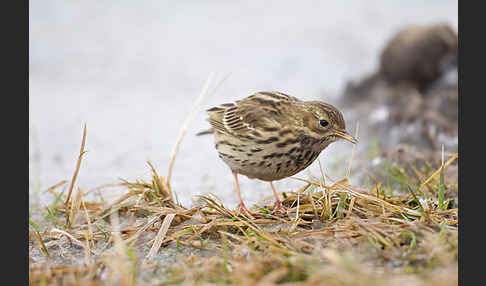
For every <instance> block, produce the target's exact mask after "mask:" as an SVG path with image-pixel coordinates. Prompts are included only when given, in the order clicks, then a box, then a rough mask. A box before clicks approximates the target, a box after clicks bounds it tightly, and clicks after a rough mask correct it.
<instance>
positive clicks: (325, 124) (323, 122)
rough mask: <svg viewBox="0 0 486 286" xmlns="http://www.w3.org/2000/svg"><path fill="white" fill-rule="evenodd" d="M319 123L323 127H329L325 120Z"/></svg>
mask: <svg viewBox="0 0 486 286" xmlns="http://www.w3.org/2000/svg"><path fill="white" fill-rule="evenodd" d="M319 123H320V124H321V126H322V127H326V126H327V125H329V122H327V120H324V119H322V120H321V121H319Z"/></svg>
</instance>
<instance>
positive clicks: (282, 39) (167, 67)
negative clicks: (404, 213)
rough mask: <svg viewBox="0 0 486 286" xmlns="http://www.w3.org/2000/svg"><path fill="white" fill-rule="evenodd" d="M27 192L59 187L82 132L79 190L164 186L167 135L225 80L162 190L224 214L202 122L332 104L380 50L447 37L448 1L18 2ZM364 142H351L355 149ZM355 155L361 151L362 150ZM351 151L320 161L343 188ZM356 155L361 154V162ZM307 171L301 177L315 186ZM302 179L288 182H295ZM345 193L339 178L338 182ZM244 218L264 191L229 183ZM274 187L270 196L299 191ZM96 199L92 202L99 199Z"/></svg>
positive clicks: (453, 15) (223, 171) (222, 178)
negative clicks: (253, 103) (230, 107)
mask: <svg viewBox="0 0 486 286" xmlns="http://www.w3.org/2000/svg"><path fill="white" fill-rule="evenodd" d="M29 4H30V11H29V14H30V27H29V33H30V34H29V37H30V46H29V53H30V55H29V61H30V66H29V67H30V73H29V82H30V83H29V85H30V91H29V93H30V99H29V178H30V180H29V193H30V197H31V203H32V202H34V201H36V202H37V201H38V200H39V199H40V202H41V203H42V202H43V201H46V200H48V199H49V200H50V199H51V197H48V195H49V194H48V193H45V190H46V189H47V188H48V187H50V186H52V185H54V184H56V183H58V182H59V181H61V180H64V179H66V180H70V179H71V177H72V174H73V171H74V168H75V164H76V159H77V156H78V153H79V148H80V144H81V138H82V130H83V124H84V123H86V124H87V130H88V133H87V141H86V149H87V150H88V153H86V154H85V156H84V157H83V162H82V165H81V169H80V172H79V176H78V179H77V182H78V185H79V187H80V188H82V189H84V190H89V189H92V188H95V187H97V186H99V185H102V184H110V183H117V182H119V179H128V180H135V179H145V180H148V179H149V178H150V169H149V168H148V165H147V163H146V161H147V160H150V161H152V162H153V163H154V165H155V167H156V168H157V170H158V172H159V174H160V175H164V176H165V174H166V173H167V167H168V162H169V156H170V153H171V150H172V148H173V146H174V144H175V142H176V139H177V136H178V133H179V131H180V129H181V127H182V124H183V122H184V120H185V119H186V118H187V116H188V114H189V112H190V111H191V107H192V105H193V103H194V101H195V99H196V97H197V96H198V94H199V93H200V91H201V89H202V87H203V84H204V82H205V80H206V79H207V77H208V76H209V74H210V72H211V71H216V72H219V74H218V75H219V78H222V75H224V74H225V73H228V72H231V75H230V77H229V78H228V79H227V80H226V81H225V82H224V84H223V85H222V86H221V87H220V88H219V89H218V91H217V92H216V93H215V94H214V95H212V96H211V97H207V98H206V100H205V101H204V102H203V106H202V109H201V110H200V111H199V113H198V116H197V118H196V120H195V121H194V122H193V124H192V125H191V127H190V129H189V130H188V133H187V134H186V137H185V138H184V141H183V142H182V144H181V146H180V151H179V153H178V155H177V159H176V162H175V166H174V171H173V177H172V187H173V189H174V190H175V192H176V193H177V195H178V198H179V200H180V201H181V203H182V204H183V205H184V206H189V205H191V204H192V202H191V200H192V198H193V196H194V195H196V194H202V193H209V192H211V193H214V194H216V195H218V196H219V197H220V198H221V199H222V201H223V202H224V203H225V205H228V206H230V207H233V206H235V205H236V203H237V199H236V196H235V195H234V190H233V178H232V175H231V172H230V170H229V169H228V167H227V166H226V165H225V164H224V163H223V161H221V160H220V159H219V158H218V156H217V153H216V150H215V149H214V143H213V138H212V137H211V136H203V137H196V136H195V133H197V132H199V131H201V130H204V129H207V128H208V126H209V125H208V123H207V122H206V120H205V119H206V114H205V112H204V109H207V108H210V107H212V106H214V105H217V104H220V103H225V102H231V101H234V100H237V99H241V98H243V97H246V96H248V95H251V94H252V93H254V92H257V91H272V90H277V91H281V92H285V93H288V94H290V95H293V96H296V97H298V98H300V99H303V100H315V99H320V100H324V101H327V102H329V103H331V104H334V105H337V106H338V107H340V108H341V109H342V111H343V114H344V117H345V119H346V118H350V120H347V125H348V128H349V129H350V131H351V132H352V133H354V130H355V126H356V118H354V117H353V115H352V114H350V113H347V111H348V112H352V111H351V110H346V108H343V107H342V106H339V105H338V104H336V103H337V102H338V100H339V98H338V97H339V96H340V94H341V92H342V90H343V89H344V88H345V86H346V83H347V82H348V81H350V80H353V79H357V78H362V77H365V76H366V75H368V74H371V73H372V72H373V71H375V70H376V69H377V67H378V65H379V55H380V53H381V51H382V49H383V47H384V45H385V43H386V42H387V41H388V40H389V39H390V37H392V35H394V34H395V33H396V32H397V31H398V30H399V29H401V28H402V27H404V26H406V25H410V24H429V23H435V22H443V23H447V24H449V25H450V26H451V27H453V28H454V29H455V30H457V25H458V16H457V14H458V8H457V1H444V0H430V1H388V0H383V1H318V0H315V1H300V2H296V1H281V0H280V1H264V2H263V1H231V2H230V1H222V0H221V1H160V0H157V1H99V0H98V1H94V0H85V1H64V0H43V1H30V2H29ZM366 134H367V132H366V129H363V128H360V130H359V137H360V139H361V140H363V141H364V142H366V140H367V138H366ZM362 146H363V147H361V146H358V151H360V148H364V146H365V144H363V145H362ZM351 151H352V146H351V144H348V143H346V142H338V143H334V144H333V145H331V146H330V147H329V148H327V149H326V150H325V151H324V152H322V153H321V155H320V157H319V158H320V160H321V162H322V163H323V167H324V170H325V172H326V173H328V174H329V175H330V176H331V177H334V178H342V177H344V174H345V172H346V167H347V165H348V160H349V157H350V156H351ZM361 151H365V150H361ZM318 170H319V167H318V163H317V162H315V163H314V164H313V165H312V166H311V168H310V169H309V171H310V172H311V173H314V174H316V175H317V174H318V172H319V171H318ZM307 175H308V171H303V172H302V173H300V174H298V175H296V177H301V178H305V177H307ZM351 181H352V177H351ZM240 184H241V189H242V195H243V198H244V199H245V202H247V203H248V205H251V204H252V203H255V202H257V201H259V200H261V199H262V198H264V197H266V196H271V195H272V192H271V189H270V187H269V186H268V184H267V183H265V182H261V181H257V180H249V179H247V178H246V177H242V178H241V181H240ZM301 185H302V183H301V182H297V181H294V180H292V179H284V180H281V181H278V182H276V187H277V189H278V190H279V191H282V190H287V189H290V188H294V187H298V186H301ZM106 193H109V190H108V191H105V192H104V194H106Z"/></svg>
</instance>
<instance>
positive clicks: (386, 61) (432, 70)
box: [379, 24, 458, 89]
mask: <svg viewBox="0 0 486 286" xmlns="http://www.w3.org/2000/svg"><path fill="white" fill-rule="evenodd" d="M457 54H458V38H457V34H456V32H455V31H454V30H453V29H452V28H451V27H450V26H449V25H447V24H432V25H424V26H408V27H406V28H404V29H402V30H401V31H399V32H398V33H397V34H396V35H395V36H393V37H392V39H391V40H390V41H389V42H388V44H387V45H386V46H385V48H384V50H383V52H382V54H381V57H380V71H379V73H380V74H381V75H382V76H383V78H384V79H385V80H386V81H387V82H389V83H391V84H397V83H403V82H406V83H410V84H412V85H416V86H417V87H418V88H420V89H423V88H425V87H427V86H429V85H430V84H431V83H432V82H433V81H435V80H437V79H439V78H440V77H441V76H442V75H443V74H444V73H445V72H446V71H447V70H448V69H450V68H451V67H452V66H454V65H457Z"/></svg>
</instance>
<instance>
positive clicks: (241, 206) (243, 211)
mask: <svg viewBox="0 0 486 286" xmlns="http://www.w3.org/2000/svg"><path fill="white" fill-rule="evenodd" d="M240 214H242V215H244V216H246V217H248V218H251V219H255V217H254V216H253V215H252V214H255V213H254V212H252V211H250V210H249V209H247V208H246V206H245V205H244V204H239V205H238V207H237V208H236V215H240Z"/></svg>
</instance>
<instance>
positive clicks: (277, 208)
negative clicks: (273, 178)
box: [272, 200, 288, 214]
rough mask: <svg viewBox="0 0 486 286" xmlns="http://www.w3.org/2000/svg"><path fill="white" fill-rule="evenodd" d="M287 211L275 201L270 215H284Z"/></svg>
mask: <svg viewBox="0 0 486 286" xmlns="http://www.w3.org/2000/svg"><path fill="white" fill-rule="evenodd" d="M287 211H288V209H287V208H286V207H285V206H284V205H283V204H282V202H281V201H280V200H278V201H276V202H275V204H274V205H273V210H272V213H273V214H276V213H281V214H286V213H287Z"/></svg>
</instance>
